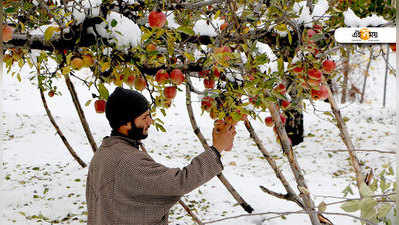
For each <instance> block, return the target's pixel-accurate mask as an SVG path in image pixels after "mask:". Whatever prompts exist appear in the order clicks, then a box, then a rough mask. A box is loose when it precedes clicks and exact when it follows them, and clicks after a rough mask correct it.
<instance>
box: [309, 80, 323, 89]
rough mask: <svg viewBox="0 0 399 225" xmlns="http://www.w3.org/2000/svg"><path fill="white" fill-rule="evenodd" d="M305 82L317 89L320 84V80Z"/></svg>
mask: <svg viewBox="0 0 399 225" xmlns="http://www.w3.org/2000/svg"><path fill="white" fill-rule="evenodd" d="M307 82H308V84H310V86H311V87H319V86H320V84H321V80H313V79H308V80H307Z"/></svg>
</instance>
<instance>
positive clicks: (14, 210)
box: [0, 44, 398, 225]
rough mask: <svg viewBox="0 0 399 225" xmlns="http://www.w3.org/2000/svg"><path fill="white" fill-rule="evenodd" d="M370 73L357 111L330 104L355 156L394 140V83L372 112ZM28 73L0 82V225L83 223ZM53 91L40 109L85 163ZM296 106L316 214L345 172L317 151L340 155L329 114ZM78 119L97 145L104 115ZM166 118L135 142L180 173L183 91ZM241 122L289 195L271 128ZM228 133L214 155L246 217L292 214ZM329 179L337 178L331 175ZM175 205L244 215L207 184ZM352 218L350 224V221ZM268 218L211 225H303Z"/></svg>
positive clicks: (66, 161)
mask: <svg viewBox="0 0 399 225" xmlns="http://www.w3.org/2000/svg"><path fill="white" fill-rule="evenodd" d="M258 48H259V51H261V52H262V53H266V54H268V50H267V49H268V48H267V46H265V45H261V44H260V45H259V47H258ZM269 53H270V52H269ZM365 54H366V55H367V54H368V53H367V52H366V53H365ZM390 63H391V64H392V65H393V66H395V57H394V55H393V54H392V55H391V56H390ZM52 66H54V65H52ZM371 67H372V69H371V72H370V78H369V80H370V81H372V82H368V84H367V85H368V86H367V92H366V100H367V101H366V103H365V104H357V103H350V102H349V103H347V104H345V105H340V108H341V110H342V114H343V116H346V117H348V118H350V120H349V121H348V123H347V126H348V128H349V132H350V134H351V135H353V139H352V140H353V142H354V145H355V147H356V148H360V149H366V148H367V149H380V150H385V151H391V150H394V148H395V146H397V145H398V139H397V138H396V137H395V132H396V129H395V126H396V121H395V118H396V116H397V111H396V108H395V104H393V102H397V100H396V99H397V94H396V92H395V89H396V87H395V84H396V82H395V78H394V76H389V77H388V90H389V91H388V93H387V94H388V95H387V99H388V101H387V102H388V103H389V104H387V106H386V107H385V108H382V107H381V104H382V91H383V89H382V85H383V80H384V76H382V74H384V73H385V64H384V62H383V60H382V59H381V58H378V59H377V60H376V61H373V63H372V65H371ZM16 69H17V68H15V70H16ZM30 71H31V69H29V68H27V67H24V68H23V69H22V78H23V81H22V82H18V81H17V80H16V78H15V77H14V78H12V77H11V75H10V74H6V75H5V77H4V79H3V81H2V86H1V87H0V96H1V99H0V104H1V105H0V110H1V112H0V113H1V114H0V117H1V118H2V121H1V124H0V126H1V128H2V129H1V130H2V131H3V132H2V133H0V139H1V142H0V144H1V146H0V159H3V164H1V163H0V165H2V166H3V168H1V169H0V171H1V174H0V175H1V176H0V199H1V201H0V225H9V224H21V225H39V224H50V222H43V221H40V219H35V218H31V217H32V216H33V215H37V216H38V215H40V214H41V215H43V216H44V217H47V218H49V219H48V221H51V220H62V219H65V221H64V222H60V224H74V225H77V224H85V222H84V221H85V220H86V215H85V210H86V208H85V207H86V205H85V180H86V174H87V169H81V168H80V167H79V165H78V164H77V163H76V162H75V161H74V160H73V159H72V158H71V156H70V155H69V153H68V152H67V150H66V148H65V146H64V145H63V143H62V141H61V140H60V138H59V137H58V136H57V135H56V134H55V130H54V128H53V127H52V125H51V124H50V122H49V120H48V118H47V116H46V114H45V111H44V109H43V107H42V103H41V100H40V96H39V92H38V90H37V88H36V86H35V85H33V84H31V83H30V82H29V81H27V78H28V77H30V76H32V75H31V74H29V72H30ZM88 75H89V74H87V71H86V70H82V71H79V74H78V76H79V77H85V76H88ZM34 82H35V81H34ZM73 82H74V84H75V88H76V89H77V92H78V93H79V100H80V102H81V103H84V102H86V101H87V100H89V99H91V92H94V89H92V90H91V91H88V90H87V88H86V87H85V86H84V85H83V84H81V83H79V82H78V81H77V80H73ZM193 83H194V85H198V86H200V85H201V84H202V81H201V79H193ZM55 85H57V87H58V89H59V90H60V91H61V92H62V93H63V95H62V96H54V97H53V98H47V100H48V104H49V107H50V109H51V110H52V113H53V115H54V117H55V120H56V122H57V123H58V125H59V126H60V127H61V129H62V131H63V132H64V134H65V136H66V138H67V139H68V141H70V142H71V145H72V146H73V147H74V149H75V150H76V151H77V153H78V154H79V155H80V156H81V158H82V159H83V160H84V161H85V162H87V163H88V162H89V161H90V159H91V157H92V156H93V153H92V151H91V148H90V146H89V145H88V143H87V139H86V137H85V135H84V132H83V129H82V127H81V125H80V122H79V119H78V116H77V115H76V112H75V109H74V106H73V104H72V101H71V98H70V95H69V93H68V92H67V88H66V87H65V83H64V81H63V80H62V79H61V80H58V81H56V82H55ZM114 88H115V86H110V87H109V91H110V92H112V91H113V89H114ZM182 89H183V90H184V88H182ZM145 93H146V92H145ZM147 97H148V95H147ZM193 99H199V97H198V95H196V94H193ZM305 103H306V105H307V108H306V112H305V114H304V117H305V120H304V123H305V141H304V142H303V143H302V144H300V145H299V146H297V147H295V152H296V153H297V159H298V161H299V165H300V166H301V169H303V170H304V171H306V173H305V179H306V182H307V184H308V186H309V190H310V192H311V193H312V197H313V199H314V200H315V203H316V205H318V204H319V203H320V202H322V201H325V202H326V203H329V202H333V201H336V199H332V198H328V197H322V196H327V195H330V196H337V197H342V193H341V192H342V190H343V189H344V188H345V187H346V186H347V185H348V184H351V183H352V182H353V181H352V176H353V173H352V172H350V171H348V168H349V161H348V160H347V158H348V154H347V153H345V152H340V153H331V152H327V150H335V149H345V145H344V144H343V142H342V140H341V139H340V137H339V132H338V129H337V128H336V126H335V125H334V124H332V123H330V122H329V121H328V118H329V117H328V116H327V115H325V114H324V113H323V111H327V110H330V109H329V105H328V104H326V103H324V102H315V109H317V110H314V108H313V107H312V106H311V103H310V102H308V101H306V102H305ZM1 106H2V107H1ZM199 107H200V101H199V100H197V101H195V102H194V103H193V108H194V113H195V116H196V117H197V119H198V125H199V127H200V129H201V131H202V132H203V134H204V136H205V137H206V138H207V140H208V143H210V141H211V126H212V121H211V120H210V119H209V118H208V115H207V114H206V113H205V114H204V115H202V116H201V112H200V110H199ZM83 110H84V112H85V114H86V117H87V119H88V123H89V126H90V128H91V130H92V131H93V136H94V138H95V140H96V141H97V144H98V145H99V144H100V143H101V140H102V138H103V137H104V136H106V135H109V133H110V128H109V125H108V123H107V120H106V119H105V115H104V114H97V113H95V112H94V109H93V102H92V103H91V104H90V105H89V106H88V107H84V109H83ZM167 113H168V115H167V118H164V117H163V116H162V114H160V113H159V112H158V114H157V116H159V118H160V119H162V120H164V122H165V128H166V129H167V131H168V132H167V133H166V134H165V133H162V132H157V131H156V129H155V128H151V129H150V134H149V137H148V138H147V139H146V140H145V144H146V148H147V150H148V151H149V152H150V154H151V156H152V157H153V158H154V159H155V160H156V161H158V162H160V163H162V164H164V165H166V166H169V167H183V166H185V165H188V164H189V162H190V161H191V159H192V158H193V157H194V156H196V155H197V154H199V153H200V152H202V151H203V148H202V146H201V144H200V143H199V141H198V139H197V137H196V136H195V134H194V132H193V130H192V128H191V125H190V123H189V119H188V116H187V112H186V106H185V95H184V92H178V94H177V96H176V99H175V100H174V102H173V106H172V107H171V108H170V109H168V110H167ZM266 115H268V113H262V114H260V116H261V118H264V117H265V116H266ZM251 122H252V124H253V126H254V128H255V130H256V132H257V133H258V135H259V137H260V138H261V140H262V142H263V143H264V145H265V147H266V149H267V150H268V151H269V152H270V153H271V154H272V155H273V156H275V157H276V161H277V164H278V165H279V167H280V169H281V170H282V171H283V172H284V174H285V176H286V177H287V179H288V180H289V182H290V183H291V184H292V185H293V186H294V187H295V186H296V185H295V183H294V178H293V176H292V174H291V170H290V168H289V165H288V162H287V159H286V158H285V157H283V156H282V155H281V150H280V147H279V145H278V144H277V143H276V142H275V136H274V134H273V131H272V128H268V127H265V125H264V124H263V123H262V122H260V121H251ZM237 131H238V134H237V136H236V140H235V147H234V148H233V150H232V151H231V152H224V153H223V158H222V161H223V164H224V166H225V169H224V171H223V174H224V175H225V177H226V178H227V179H228V180H229V181H230V182H231V183H232V185H233V187H234V188H235V189H236V190H237V191H238V193H240V194H241V195H242V196H243V198H244V199H245V200H246V201H247V202H248V203H249V204H250V205H251V206H252V207H253V208H254V209H255V212H254V213H262V212H270V211H273V212H276V211H277V212H285V211H296V210H299V208H298V207H297V206H296V205H295V204H293V203H291V202H286V201H284V200H281V199H276V198H274V197H271V196H269V195H267V194H265V193H263V192H262V191H261V190H260V188H259V185H263V186H265V187H267V188H269V189H272V190H273V191H276V192H281V193H284V189H283V187H282V185H281V184H280V183H279V181H278V179H277V178H276V177H275V175H274V173H273V171H272V170H271V168H270V166H269V165H268V164H267V162H266V161H265V160H264V159H263V158H262V155H261V153H260V152H259V151H258V149H257V148H256V146H255V145H254V143H253V141H252V140H251V138H250V137H249V135H248V132H247V131H246V129H245V127H244V125H243V124H242V123H239V124H238V126H237ZM357 155H358V156H359V157H360V158H361V159H362V161H363V162H364V163H365V164H366V165H367V166H370V167H372V168H375V169H376V170H377V172H376V174H378V172H379V171H380V170H381V168H382V165H384V164H386V163H393V164H394V160H395V157H394V156H393V155H388V154H378V153H364V152H363V153H360V152H359V153H358V154H357ZM334 173H336V174H338V175H337V176H334V175H333V174H334ZM6 177H8V179H6ZM352 188H353V190H354V192H355V194H354V195H352V196H348V197H353V198H355V197H357V194H356V193H357V192H356V190H355V188H354V186H352ZM46 190H47V191H46ZM34 196H36V198H35V197H34ZM182 199H183V200H184V201H185V202H187V203H190V204H193V205H194V206H195V208H196V209H197V211H195V213H196V214H197V215H198V216H199V218H201V220H202V221H203V222H206V221H210V220H215V219H220V218H225V217H230V216H236V215H240V214H244V213H245V212H244V211H243V210H242V208H241V207H240V206H236V205H235V203H236V201H235V200H234V199H233V198H232V196H231V195H230V194H229V193H228V192H227V191H226V189H225V188H224V186H223V185H222V184H221V183H220V181H219V180H218V179H217V178H214V179H212V180H211V181H210V182H208V183H206V184H205V185H203V186H201V187H199V188H198V189H196V190H194V191H192V192H191V193H190V194H187V195H186V196H184V197H183V198H182ZM327 211H329V212H342V210H341V209H340V208H339V205H334V206H329V207H328V208H327ZM68 214H69V217H68ZM354 214H355V215H358V213H354ZM24 215H25V216H26V217H27V218H30V219H27V218H26V217H25V216H24ZM271 216H272V215H265V216H263V215H259V216H250V217H240V218H237V219H232V220H226V221H222V222H218V223H215V225H266V224H267V225H277V224H278V225H292V224H295V225H308V224H310V222H309V219H308V217H307V216H306V215H291V216H287V219H286V220H282V219H275V220H271V221H264V220H265V219H266V218H269V217H271ZM327 217H328V218H329V219H330V220H331V221H332V222H333V223H334V224H344V225H359V224H360V222H356V221H354V220H353V219H351V218H347V217H342V216H327ZM74 218H76V220H75V219H74ZM13 221H15V222H13ZM170 224H172V225H177V224H180V225H184V224H193V223H192V221H191V219H190V218H189V216H187V215H186V213H185V211H184V210H183V209H182V208H181V206H179V205H176V206H174V207H173V208H172V211H171V215H170Z"/></svg>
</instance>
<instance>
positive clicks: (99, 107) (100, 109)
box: [94, 99, 106, 113]
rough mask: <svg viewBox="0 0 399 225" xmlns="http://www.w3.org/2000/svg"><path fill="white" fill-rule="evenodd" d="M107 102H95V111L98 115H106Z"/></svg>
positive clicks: (99, 100)
mask: <svg viewBox="0 0 399 225" xmlns="http://www.w3.org/2000/svg"><path fill="white" fill-rule="evenodd" d="M105 105H106V101H105V100H103V99H98V100H96V101H95V102H94V109H95V110H96V113H104V112H105Z"/></svg>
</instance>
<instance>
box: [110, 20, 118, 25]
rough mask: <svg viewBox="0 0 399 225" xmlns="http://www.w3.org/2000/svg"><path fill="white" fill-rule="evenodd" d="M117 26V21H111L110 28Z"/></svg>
mask: <svg viewBox="0 0 399 225" xmlns="http://www.w3.org/2000/svg"><path fill="white" fill-rule="evenodd" d="M117 24H118V21H116V20H115V19H113V20H112V21H111V27H115V26H116V25H117Z"/></svg>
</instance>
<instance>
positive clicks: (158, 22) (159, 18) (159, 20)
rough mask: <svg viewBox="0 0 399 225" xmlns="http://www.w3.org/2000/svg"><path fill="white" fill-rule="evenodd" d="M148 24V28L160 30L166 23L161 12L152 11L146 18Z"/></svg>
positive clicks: (164, 16)
mask: <svg viewBox="0 0 399 225" xmlns="http://www.w3.org/2000/svg"><path fill="white" fill-rule="evenodd" d="M148 22H149V24H150V27H152V28H154V27H158V28H161V27H163V26H164V25H165V23H166V15H165V13H163V12H160V11H159V12H158V11H152V12H150V15H149V16H148Z"/></svg>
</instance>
